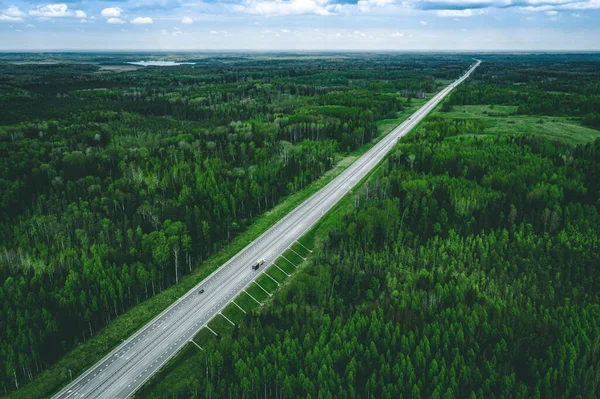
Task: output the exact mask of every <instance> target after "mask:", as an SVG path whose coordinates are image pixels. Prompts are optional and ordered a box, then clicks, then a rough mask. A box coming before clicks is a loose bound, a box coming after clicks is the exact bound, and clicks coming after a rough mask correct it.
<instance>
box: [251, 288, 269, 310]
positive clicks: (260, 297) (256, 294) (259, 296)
mask: <svg viewBox="0 0 600 399" xmlns="http://www.w3.org/2000/svg"><path fill="white" fill-rule="evenodd" d="M246 294H248V295H249V296H250V299H252V298H254V299H255V300H256V301H258V302H260V305H261V306H263V305H264V304H265V301H266V300H267V299H269V294H267V293H266V292H265V291H263V290H262V289H261V288H260V287H259V286H258V285H256V284H255V283H252V284H250V285H249V286H248V288H246ZM256 301H255V302H256Z"/></svg>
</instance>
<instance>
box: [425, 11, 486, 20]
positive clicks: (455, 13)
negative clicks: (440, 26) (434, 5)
mask: <svg viewBox="0 0 600 399" xmlns="http://www.w3.org/2000/svg"><path fill="white" fill-rule="evenodd" d="M435 13H436V14H437V16H438V17H442V18H450V17H452V18H466V17H472V16H474V15H481V14H484V13H485V11H484V10H470V9H466V10H437V11H436V12H435Z"/></svg>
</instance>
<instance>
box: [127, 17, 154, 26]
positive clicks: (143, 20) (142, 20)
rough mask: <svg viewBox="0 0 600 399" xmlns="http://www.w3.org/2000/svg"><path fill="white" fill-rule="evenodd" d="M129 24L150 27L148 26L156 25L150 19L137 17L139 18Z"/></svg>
mask: <svg viewBox="0 0 600 399" xmlns="http://www.w3.org/2000/svg"><path fill="white" fill-rule="evenodd" d="M129 22H130V23H132V24H134V25H148V24H153V23H154V21H153V20H152V18H150V17H137V18H134V19H132V20H131V21H129Z"/></svg>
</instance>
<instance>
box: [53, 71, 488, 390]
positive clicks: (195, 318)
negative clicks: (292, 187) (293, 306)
mask: <svg viewBox="0 0 600 399" xmlns="http://www.w3.org/2000/svg"><path fill="white" fill-rule="evenodd" d="M480 63H481V61H477V62H476V63H475V64H474V65H473V66H472V67H471V69H469V70H468V71H467V72H466V73H465V75H463V76H462V77H460V78H459V79H457V80H456V81H455V82H454V83H452V84H450V85H449V86H447V87H446V88H444V89H443V90H442V91H440V92H439V93H438V94H436V95H435V96H434V97H433V98H431V99H430V100H429V101H428V102H427V103H426V104H425V105H423V107H421V108H420V109H419V110H418V111H416V112H415V113H414V114H413V115H411V116H410V118H408V119H407V120H406V121H404V122H403V123H402V124H401V125H399V126H398V127H397V128H396V129H394V130H393V131H392V132H390V133H389V134H388V135H387V136H385V137H384V138H382V139H381V140H380V141H379V142H378V143H377V144H376V145H375V146H373V148H371V149H370V150H369V151H368V152H366V153H365V154H364V155H363V156H361V157H360V158H359V159H357V160H356V161H355V162H354V163H353V164H352V165H351V166H350V167H348V168H347V169H346V170H345V171H343V172H342V173H341V174H340V175H338V176H337V177H336V178H335V179H334V180H332V181H331V182H330V183H329V184H327V185H326V186H325V187H323V188H322V189H321V190H319V191H318V192H317V193H315V194H314V195H313V196H311V197H310V198H308V199H307V200H306V201H304V202H303V203H302V204H300V205H299V206H298V207H297V208H296V209H294V210H293V211H292V212H290V213H289V214H288V215H286V216H285V217H284V218H282V219H281V220H280V221H279V222H277V223H276V224H275V225H274V226H272V227H271V228H270V229H268V230H267V231H266V232H265V233H263V234H262V235H261V236H260V237H258V238H257V239H256V240H254V241H253V242H252V243H250V244H249V245H248V246H246V247H245V248H244V249H243V250H242V251H240V252H239V253H238V254H236V255H235V256H234V257H232V258H231V259H230V260H229V261H228V262H227V263H225V264H224V265H223V266H221V267H220V268H219V269H217V270H216V271H215V272H214V273H212V274H211V275H210V276H208V277H207V278H206V279H204V281H202V282H201V283H200V284H198V285H197V286H196V287H195V288H194V289H192V290H190V291H189V292H188V293H187V294H186V295H184V296H182V297H181V298H180V299H179V300H177V301H176V302H175V303H173V304H172V305H171V306H170V307H169V308H167V309H165V310H164V311H163V312H162V313H161V314H160V315H158V316H157V317H156V318H154V319H153V320H152V321H151V322H149V323H148V324H147V325H145V326H144V327H142V328H141V329H140V330H139V331H138V332H137V333H135V334H134V335H133V336H131V337H130V338H129V339H127V340H126V341H124V342H123V343H122V344H121V345H119V346H118V347H117V348H115V349H114V350H113V351H112V352H110V353H109V354H108V355H106V356H105V357H104V358H103V359H102V360H100V361H99V362H98V363H96V364H95V365H94V366H92V367H91V368H90V369H88V370H87V371H86V372H84V373H83V374H82V375H80V376H79V377H78V378H76V379H75V380H74V381H73V382H72V383H71V384H69V385H68V386H67V387H65V388H64V389H62V390H61V391H60V392H59V393H57V394H56V395H55V396H54V398H56V399H76V398H77V399H79V398H106V399H124V398H128V397H131V396H132V395H133V394H134V393H135V392H136V390H138V389H139V388H140V387H141V386H142V385H143V384H144V383H145V382H146V381H147V380H148V379H149V378H150V377H151V376H152V375H153V374H154V373H156V371H158V370H159V369H160V368H161V367H162V366H164V365H165V364H166V363H167V362H168V361H169V359H171V358H172V357H173V356H175V355H176V354H177V352H178V351H179V350H180V349H182V348H183V347H184V346H185V345H187V344H188V342H189V341H190V339H191V338H193V337H194V335H196V334H197V333H198V331H200V330H201V329H202V328H203V327H205V326H206V324H207V323H208V322H209V321H210V320H211V319H212V318H213V317H215V316H216V315H217V314H219V312H220V311H221V310H222V309H223V308H225V307H226V306H227V305H228V304H229V303H230V302H231V301H233V299H234V298H235V297H237V296H238V295H239V294H240V293H241V292H242V291H243V289H245V288H246V287H248V286H249V285H250V284H251V283H252V282H253V280H255V279H256V278H258V277H259V276H260V274H261V273H262V272H264V270H265V269H266V268H267V267H268V266H269V265H270V264H271V263H272V262H273V261H275V260H276V259H277V258H278V257H279V256H280V255H281V254H282V253H283V252H284V251H285V250H286V249H287V248H289V247H290V246H291V245H292V244H293V243H294V242H295V241H296V240H298V239H299V238H300V237H302V236H303V235H304V234H305V233H306V232H307V231H308V230H309V229H310V228H311V227H312V226H314V225H315V223H317V222H318V221H319V219H320V218H321V217H322V216H323V215H324V214H325V213H327V211H329V210H330V209H331V208H332V207H333V206H334V205H335V204H336V203H337V202H338V201H339V200H340V199H342V197H344V196H345V195H346V194H347V193H348V192H349V191H350V190H351V189H352V188H353V187H354V186H355V185H356V184H358V183H359V182H360V181H361V179H362V178H363V177H365V176H366V175H367V174H368V173H369V172H370V171H371V170H372V169H373V168H374V167H375V166H376V165H377V164H378V163H379V162H380V161H381V160H382V159H383V158H384V157H385V155H386V154H387V153H388V152H389V151H390V150H391V149H392V147H393V146H394V145H395V144H396V142H397V141H398V139H399V138H401V137H402V136H404V135H406V134H407V133H408V132H409V131H410V130H411V129H412V128H413V127H414V126H416V125H417V124H418V123H419V122H420V121H421V120H422V119H423V118H424V117H425V116H426V115H427V114H428V113H429V112H430V111H431V110H432V109H434V108H435V106H437V105H438V104H439V102H440V101H441V100H442V99H443V98H444V97H445V96H446V95H447V94H448V93H449V92H450V91H452V89H454V88H455V87H456V86H457V85H458V84H460V83H462V82H463V81H464V80H465V79H466V78H467V77H468V76H469V75H470V74H471V73H472V72H473V71H474V70H475V68H477V67H478V66H479V64H480ZM259 259H265V264H264V265H262V266H261V267H260V269H259V270H258V271H254V270H252V267H251V266H252V265H253V264H255V263H256V261H257V260H259ZM200 288H202V289H204V293H202V294H198V291H199V289H200Z"/></svg>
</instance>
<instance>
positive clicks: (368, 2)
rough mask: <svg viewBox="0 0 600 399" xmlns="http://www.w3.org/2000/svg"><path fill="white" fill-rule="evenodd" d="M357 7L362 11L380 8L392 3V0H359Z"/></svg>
mask: <svg viewBox="0 0 600 399" xmlns="http://www.w3.org/2000/svg"><path fill="white" fill-rule="evenodd" d="M357 4H358V9H359V10H360V11H362V12H369V11H371V10H372V9H373V8H382V7H385V6H388V5H390V4H394V0H359V1H358V3H357Z"/></svg>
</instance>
